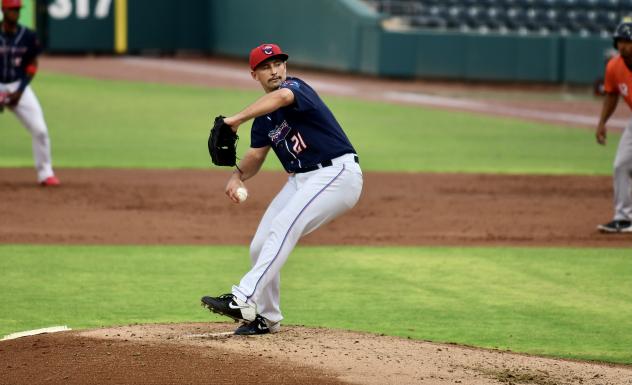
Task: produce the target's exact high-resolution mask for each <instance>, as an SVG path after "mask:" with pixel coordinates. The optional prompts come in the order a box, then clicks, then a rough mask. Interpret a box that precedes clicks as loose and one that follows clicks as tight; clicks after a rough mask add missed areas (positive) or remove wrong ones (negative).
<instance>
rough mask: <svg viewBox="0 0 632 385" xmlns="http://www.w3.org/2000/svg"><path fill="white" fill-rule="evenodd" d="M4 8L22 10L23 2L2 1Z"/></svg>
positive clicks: (16, 0)
mask: <svg viewBox="0 0 632 385" xmlns="http://www.w3.org/2000/svg"><path fill="white" fill-rule="evenodd" d="M2 8H22V0H2Z"/></svg>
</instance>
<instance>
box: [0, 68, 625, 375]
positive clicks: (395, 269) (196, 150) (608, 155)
mask: <svg viewBox="0 0 632 385" xmlns="http://www.w3.org/2000/svg"><path fill="white" fill-rule="evenodd" d="M34 87H35V89H36V92H37V94H38V96H39V98H40V100H41V101H42V104H43V106H44V109H45V112H46V116H47V119H48V122H49V126H50V129H51V134H52V139H53V149H54V157H55V164H56V166H58V167H59V166H65V167H147V168H161V167H168V168H180V167H193V168H204V167H207V166H208V163H209V161H208V155H207V153H206V144H205V141H206V136H207V134H208V127H209V124H210V118H211V115H212V114H215V113H218V112H224V113H231V112H234V111H237V110H238V109H239V108H240V107H241V106H243V105H244V104H245V103H247V102H249V101H252V100H254V99H255V98H256V97H258V96H259V94H258V93H253V92H243V91H225V90H211V89H202V88H195V87H173V86H164V85H152V84H142V83H124V82H114V81H97V80H90V79H82V78H76V77H70V76H62V75H54V74H46V73H44V74H41V75H40V76H38V79H37V80H36V82H35V83H34ZM327 102H328V103H329V104H330V106H331V108H332V110H333V111H334V112H335V113H336V115H337V116H338V118H339V119H340V121H341V122H342V123H343V125H344V127H345V129H346V131H347V132H348V134H349V136H350V137H351V139H352V141H353V142H354V144H355V145H356V147H357V149H358V151H359V152H360V154H361V157H362V165H363V168H364V169H365V170H373V171H375V170H382V171H400V170H405V171H431V172H438V171H452V172H461V171H465V172H503V173H507V172H527V173H576V174H593V173H594V174H606V175H607V174H610V172H611V171H610V170H611V166H610V164H611V161H612V158H613V153H614V145H613V143H616V140H617V138H616V135H611V137H610V143H611V144H610V146H609V147H608V148H606V149H603V148H598V147H597V146H596V145H594V143H593V138H592V134H591V133H590V132H587V131H585V130H577V129H567V128H561V127H555V126H550V125H541V124H534V123H524V122H518V121H514V120H510V119H499V118H492V117H481V116H476V115H470V114H466V113H456V112H445V111H433V110H427V109H422V108H413V107H404V106H395V105H383V104H378V103H368V102H362V101H353V100H347V99H343V98H327ZM0 122H2V123H0V124H1V125H2V131H3V132H2V140H1V141H0V154H1V156H0V166H3V167H12V166H28V167H31V165H32V160H31V154H30V145H29V141H30V139H29V136H28V135H27V134H26V132H25V131H24V130H23V129H22V128H21V127H20V126H19V124H18V123H17V121H16V120H15V118H14V117H12V116H11V115H10V114H4V115H2V116H0ZM244 127H245V128H247V127H248V126H244ZM247 131H248V130H244V131H243V132H241V136H242V139H241V142H240V147H241V148H242V149H245V148H246V147H247V146H248V142H249V136H248V132H247ZM266 167H267V168H273V169H278V165H277V162H276V161H275V160H272V161H269V162H268V163H267V165H266ZM244 254H245V250H244V249H241V248H224V247H215V248H212V247H209V248H195V247H182V248H176V247H137V248H134V247H77V246H75V247H36V246H0V270H1V271H3V272H4V273H5V277H4V279H3V280H2V281H0V293H2V299H3V301H0V335H2V334H6V333H9V332H13V331H18V330H24V329H29V328H37V327H43V326H49V325H53V324H69V325H70V326H71V327H75V328H77V327H94V326H101V325H110V324H124V323H130V322H181V321H202V320H207V319H209V317H211V319H217V320H219V319H220V318H213V317H212V316H209V315H208V314H206V313H205V312H203V311H202V310H201V309H200V308H198V307H197V300H198V297H199V296H200V295H202V294H206V293H214V294H217V293H220V292H222V291H225V290H227V289H228V288H229V287H230V285H231V284H232V283H234V282H236V281H237V280H238V279H239V277H240V276H241V274H242V273H243V272H244V271H245V270H246V269H247V260H248V258H246V257H245V256H244ZM624 254H625V250H618V251H617V250H611V251H608V250H599V251H596V250H565V249H548V250H546V249H528V250H523V249H435V248H410V249H406V248H401V249H400V248H394V249H386V248H378V249H357V248H344V249H343V248H303V249H299V250H297V252H296V253H295V254H294V255H293V256H292V258H291V259H290V262H288V264H287V266H285V268H284V279H283V282H284V283H283V284H284V297H283V298H284V309H285V311H286V317H287V319H286V320H287V322H289V323H300V324H308V325H321V326H331V327H340V328H349V329H357V330H368V331H373V332H384V333H388V334H393V335H400V336H410V337H414V338H422V339H431V340H436V341H452V342H459V343H466V344H472V345H478V346H487V347H499V348H503V349H505V348H508V349H512V350H517V351H524V352H531V353H542V354H551V355H559V356H564V357H577V358H588V359H603V360H610V361H614V362H627V363H632V356H631V355H630V352H629V349H628V347H629V346H630V345H631V343H632V340H630V336H629V333H628V334H626V333H625V331H626V330H630V329H631V327H630V326H631V325H630V319H632V317H631V315H632V310H631V306H632V305H630V304H631V303H632V301H631V298H630V294H629V293H631V292H632V290H631V289H632V287H630V282H629V279H628V280H627V281H626V280H624V279H623V272H626V271H630V267H631V266H630V262H629V259H628V260H627V261H626V259H625V256H624ZM211 263H212V264H213V267H214V269H210V268H208V267H209V266H210V264H211ZM205 267H206V268H205ZM213 271H216V272H221V273H213ZM307 276H309V277H317V279H311V280H310V281H309V284H307V283H306V281H305V278H306V277H307ZM306 298H309V299H310V301H311V302H310V303H309V304H308V303H306V302H305V299H306ZM333 299H336V301H332V300H333ZM345 306H346V307H345Z"/></svg>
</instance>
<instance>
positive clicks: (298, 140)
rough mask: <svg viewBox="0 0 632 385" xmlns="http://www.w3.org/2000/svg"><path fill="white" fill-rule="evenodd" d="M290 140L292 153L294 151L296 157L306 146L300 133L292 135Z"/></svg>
mask: <svg viewBox="0 0 632 385" xmlns="http://www.w3.org/2000/svg"><path fill="white" fill-rule="evenodd" d="M290 140H291V141H292V151H294V153H295V154H296V155H298V154H300V153H301V152H302V151H303V150H305V149H306V148H307V145H306V144H305V141H303V137H302V136H301V133H300V132H297V133H296V134H295V135H292V137H291V138H290Z"/></svg>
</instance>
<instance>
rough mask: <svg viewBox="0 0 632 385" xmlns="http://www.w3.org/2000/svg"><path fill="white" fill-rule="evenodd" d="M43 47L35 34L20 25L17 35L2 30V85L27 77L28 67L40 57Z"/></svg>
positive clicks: (0, 46)
mask: <svg viewBox="0 0 632 385" xmlns="http://www.w3.org/2000/svg"><path fill="white" fill-rule="evenodd" d="M40 51H41V46H40V43H39V40H38V38H37V35H36V34H35V32H33V31H31V30H30V29H28V28H25V27H24V26H21V25H18V29H17V31H16V33H15V34H8V33H4V32H3V31H2V28H0V83H12V82H14V81H16V80H20V79H22V78H23V77H24V76H25V70H26V66H28V65H29V64H30V63H32V62H33V60H34V59H35V58H36V57H37V55H39V53H40Z"/></svg>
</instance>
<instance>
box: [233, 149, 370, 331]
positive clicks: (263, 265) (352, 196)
mask: <svg viewBox="0 0 632 385" xmlns="http://www.w3.org/2000/svg"><path fill="white" fill-rule="evenodd" d="M332 163H333V165H332V166H329V167H324V168H320V169H318V170H315V171H311V172H307V173H302V174H293V175H291V176H290V177H289V179H288V181H287V183H286V184H285V186H284V187H283V188H282V189H281V191H280V192H279V193H278V194H277V196H276V197H275V198H274V199H273V200H272V202H271V203H270V206H268V209H267V210H266V212H265V214H264V215H263V218H262V219H261V222H260V223H259V227H258V228H257V232H256V233H255V236H254V238H253V240H252V243H251V245H250V258H251V261H252V268H251V270H250V271H249V272H248V273H246V275H245V276H244V277H243V278H242V279H241V281H240V283H239V285H238V286H237V285H236V286H233V290H232V293H233V295H234V296H236V297H237V298H239V299H240V300H242V301H245V302H247V303H249V304H251V305H254V306H255V307H256V310H257V314H259V315H261V316H262V317H264V318H266V319H267V320H269V321H271V322H272V323H276V322H279V321H281V320H282V319H283V316H282V315H281V309H280V290H279V288H280V283H281V281H280V271H281V268H282V267H283V265H284V264H285V262H286V260H287V258H288V256H289V254H290V253H291V252H292V250H293V249H294V247H295V246H296V244H297V242H298V240H299V239H300V238H301V237H303V236H304V235H307V234H309V233H311V232H312V231H314V230H316V229H317V228H318V227H320V226H322V225H324V224H325V223H327V222H329V221H331V220H332V219H334V218H336V217H337V216H339V215H340V214H342V213H344V212H345V211H347V210H349V209H351V208H352V207H353V206H355V204H356V203H357V202H358V199H359V198H360V193H361V192H362V184H363V181H362V170H361V169H360V165H359V164H357V163H356V162H355V161H354V155H353V154H347V155H343V156H341V157H339V158H335V159H332Z"/></svg>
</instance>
